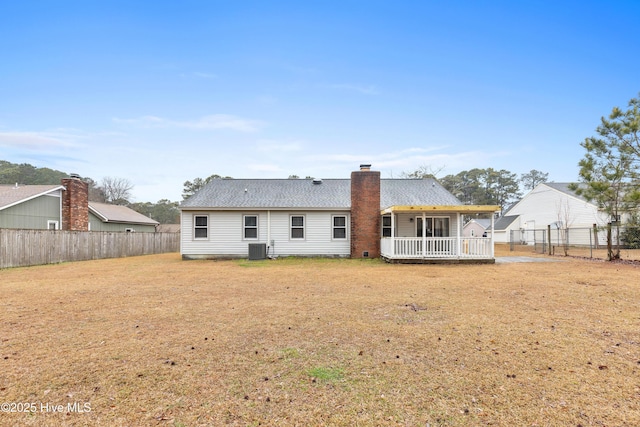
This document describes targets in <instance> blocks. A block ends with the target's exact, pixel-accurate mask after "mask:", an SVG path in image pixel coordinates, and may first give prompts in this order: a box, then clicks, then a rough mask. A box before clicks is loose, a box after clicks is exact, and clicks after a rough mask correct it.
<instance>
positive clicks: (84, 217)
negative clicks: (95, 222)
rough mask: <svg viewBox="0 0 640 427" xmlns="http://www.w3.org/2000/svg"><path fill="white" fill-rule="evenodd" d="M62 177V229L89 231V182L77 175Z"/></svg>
mask: <svg viewBox="0 0 640 427" xmlns="http://www.w3.org/2000/svg"><path fill="white" fill-rule="evenodd" d="M70 176H71V178H64V179H62V185H64V187H65V191H64V193H63V195H62V229H63V230H70V231H89V184H87V183H86V182H84V181H83V180H81V179H80V177H79V176H78V175H75V174H71V175H70Z"/></svg>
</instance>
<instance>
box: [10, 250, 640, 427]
mask: <svg viewBox="0 0 640 427" xmlns="http://www.w3.org/2000/svg"><path fill="white" fill-rule="evenodd" d="M555 259H558V258H555ZM0 292H1V295H2V297H1V299H0V320H1V321H2V322H1V324H2V328H1V329H0V365H1V366H2V370H0V402H3V403H5V404H4V405H3V413H2V414H0V425H33V426H57V425H65V426H74V425H77V426H85V425H92V426H120V425H122V426H145V425H153V426H212V425H238V426H257V425H267V426H271V425H308V426H312V425H337V426H354V425H360V426H370V425H376V426H378V425H382V426H385V425H389V426H395V425H398V426H426V425H428V426H484V425H493V426H560V425H562V426H574V427H577V426H584V427H586V426H637V425H640V310H639V306H640V268H639V267H636V266H633V265H619V264H609V263H604V262H594V261H584V260H576V259H567V260H564V259H563V261H562V262H540V263H512V264H496V265H459V266H456V265H446V266H437V265H419V266H414V265H388V264H384V263H382V262H378V261H372V260H368V261H358V260H309V259H293V260H291V259H290V260H278V261H264V262H263V261H258V262H249V261H220V262H213V261H181V259H180V257H179V255H177V254H168V255H157V256H156V255H154V256H145V257H135V258H126V259H112V260H100V261H87V262H78V263H68V264H62V265H51V266H39V267H29V268H17V269H9V270H1V271H0ZM6 403H9V405H8V406H7V405H6ZM6 409H9V410H10V411H11V410H14V412H6V411H5V410H6ZM59 410H60V411H59ZM15 411H18V412H15Z"/></svg>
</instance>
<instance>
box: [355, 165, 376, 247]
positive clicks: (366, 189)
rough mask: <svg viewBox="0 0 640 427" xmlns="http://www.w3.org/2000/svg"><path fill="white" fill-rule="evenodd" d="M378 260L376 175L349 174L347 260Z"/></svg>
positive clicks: (367, 169) (366, 171)
mask: <svg viewBox="0 0 640 427" xmlns="http://www.w3.org/2000/svg"><path fill="white" fill-rule="evenodd" d="M379 256H380V172H378V171H372V170H371V165H360V170H359V171H355V172H351V258H378V257H379Z"/></svg>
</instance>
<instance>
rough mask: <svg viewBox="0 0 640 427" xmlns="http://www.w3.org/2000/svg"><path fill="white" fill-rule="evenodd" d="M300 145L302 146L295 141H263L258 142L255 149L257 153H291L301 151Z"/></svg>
mask: <svg viewBox="0 0 640 427" xmlns="http://www.w3.org/2000/svg"><path fill="white" fill-rule="evenodd" d="M302 145H303V144H302V143H300V142H296V141H292V142H281V141H274V140H268V139H263V140H259V141H258V142H257V143H256V149H257V150H258V151H262V152H267V153H273V152H277V153H291V152H295V151H300V150H302Z"/></svg>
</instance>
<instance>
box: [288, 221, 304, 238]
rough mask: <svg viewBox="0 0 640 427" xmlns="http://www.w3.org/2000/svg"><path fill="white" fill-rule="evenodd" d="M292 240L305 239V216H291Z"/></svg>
mask: <svg viewBox="0 0 640 427" xmlns="http://www.w3.org/2000/svg"><path fill="white" fill-rule="evenodd" d="M291 239H296V240H299V239H304V215H291Z"/></svg>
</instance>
